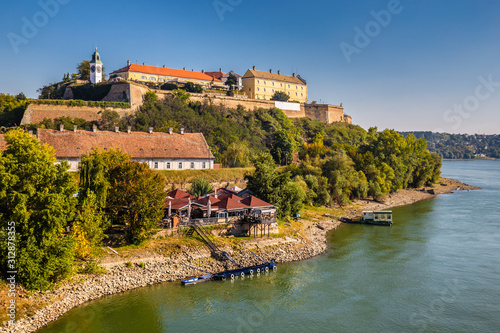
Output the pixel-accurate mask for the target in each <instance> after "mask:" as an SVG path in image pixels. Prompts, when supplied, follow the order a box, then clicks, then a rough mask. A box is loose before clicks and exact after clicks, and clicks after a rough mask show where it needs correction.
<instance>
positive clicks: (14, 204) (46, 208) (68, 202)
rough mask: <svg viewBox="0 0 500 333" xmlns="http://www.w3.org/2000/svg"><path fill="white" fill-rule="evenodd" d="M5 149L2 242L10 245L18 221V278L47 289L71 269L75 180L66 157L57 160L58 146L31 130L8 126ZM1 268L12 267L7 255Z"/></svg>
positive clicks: (0, 166) (0, 190) (0, 158)
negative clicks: (10, 234) (11, 229)
mask: <svg viewBox="0 0 500 333" xmlns="http://www.w3.org/2000/svg"><path fill="white" fill-rule="evenodd" d="M5 140H6V142H7V143H8V148H7V150H6V151H5V152H4V153H1V152H0V235H1V237H0V240H1V241H0V242H1V243H2V244H1V246H2V248H3V249H6V248H7V239H8V238H7V234H6V232H7V230H8V229H7V227H8V226H12V223H15V231H16V233H15V237H14V238H15V240H14V239H13V238H12V237H11V238H9V241H11V242H15V248H16V269H17V271H18V281H19V282H20V283H22V284H23V285H24V286H25V287H26V288H28V289H46V288H48V287H50V285H51V284H52V283H54V282H57V281H59V280H60V279H61V278H63V277H65V276H68V275H70V274H71V273H72V269H73V260H74V239H73V237H72V236H71V235H67V234H65V233H64V232H65V227H66V226H67V225H68V222H69V220H71V219H73V216H74V211H75V205H76V198H74V196H73V195H74V194H75V193H76V184H75V181H74V180H73V178H72V176H71V175H70V174H69V173H68V172H67V170H68V169H69V165H68V163H67V162H62V163H56V158H55V157H54V149H53V148H51V147H50V146H48V145H46V144H41V143H40V142H39V141H38V140H37V139H36V138H35V137H33V136H32V135H30V134H28V133H26V132H23V131H22V130H20V129H15V130H11V131H9V132H7V134H6V135H5ZM0 261H1V267H2V271H3V272H6V271H8V270H11V269H8V268H9V266H8V261H7V257H6V256H5V255H3V256H0Z"/></svg>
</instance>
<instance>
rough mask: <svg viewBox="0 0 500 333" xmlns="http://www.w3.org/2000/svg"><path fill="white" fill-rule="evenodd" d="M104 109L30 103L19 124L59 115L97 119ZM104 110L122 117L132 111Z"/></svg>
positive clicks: (87, 119)
mask: <svg viewBox="0 0 500 333" xmlns="http://www.w3.org/2000/svg"><path fill="white" fill-rule="evenodd" d="M104 110H105V109H103V108H100V107H88V106H66V105H43V104H30V105H28V108H27V109H26V111H25V112H24V116H23V119H22V120H21V125H27V124H37V123H40V122H42V121H43V120H44V119H45V118H48V119H55V118H59V117H72V118H82V119H85V120H86V121H97V120H100V119H101V113H102V112H103V111H104ZM106 110H114V111H116V112H118V114H119V115H120V116H121V117H123V116H125V115H127V114H129V113H131V112H132V110H131V109H114V108H106Z"/></svg>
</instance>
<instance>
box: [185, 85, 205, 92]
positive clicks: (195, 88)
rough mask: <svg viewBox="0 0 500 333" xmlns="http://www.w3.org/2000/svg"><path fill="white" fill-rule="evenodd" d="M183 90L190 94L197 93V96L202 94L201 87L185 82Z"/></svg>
mask: <svg viewBox="0 0 500 333" xmlns="http://www.w3.org/2000/svg"><path fill="white" fill-rule="evenodd" d="M184 90H186V91H187V92H190V93H198V94H201V93H202V92H203V88H202V86H201V85H199V84H197V83H193V82H186V84H185V85H184Z"/></svg>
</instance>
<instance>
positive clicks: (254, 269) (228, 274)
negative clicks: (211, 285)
mask: <svg viewBox="0 0 500 333" xmlns="http://www.w3.org/2000/svg"><path fill="white" fill-rule="evenodd" d="M276 268H277V266H276V263H275V262H274V259H272V260H271V261H269V262H265V263H263V264H260V265H255V266H250V267H242V268H238V269H232V270H228V271H224V272H220V273H215V274H214V276H213V278H214V279H215V280H226V279H232V280H233V279H235V278H237V277H238V276H239V277H245V275H252V274H254V273H264V272H269V270H270V269H273V270H274V269H276Z"/></svg>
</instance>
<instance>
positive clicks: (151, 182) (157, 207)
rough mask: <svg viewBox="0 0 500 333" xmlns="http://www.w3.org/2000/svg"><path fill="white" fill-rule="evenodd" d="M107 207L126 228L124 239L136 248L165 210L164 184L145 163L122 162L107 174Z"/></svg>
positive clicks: (147, 235)
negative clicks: (108, 184) (108, 185)
mask: <svg viewBox="0 0 500 333" xmlns="http://www.w3.org/2000/svg"><path fill="white" fill-rule="evenodd" d="M109 180H110V182H111V187H110V189H109V195H108V198H107V203H108V205H107V207H108V209H110V210H111V212H112V213H113V215H114V216H115V217H116V218H121V219H122V221H123V222H124V224H125V238H126V239H127V241H128V242H130V243H133V244H139V243H141V242H142V241H144V240H146V239H148V238H149V237H150V236H151V230H152V228H153V227H154V225H155V224H156V223H157V222H160V221H161V219H162V217H163V215H164V209H165V193H164V187H165V182H164V180H163V178H162V177H161V175H160V174H158V173H155V172H154V171H152V170H151V169H149V167H148V165H147V164H145V163H139V162H136V161H125V162H121V163H119V164H118V165H115V166H114V167H113V168H112V169H110V170H109Z"/></svg>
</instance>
